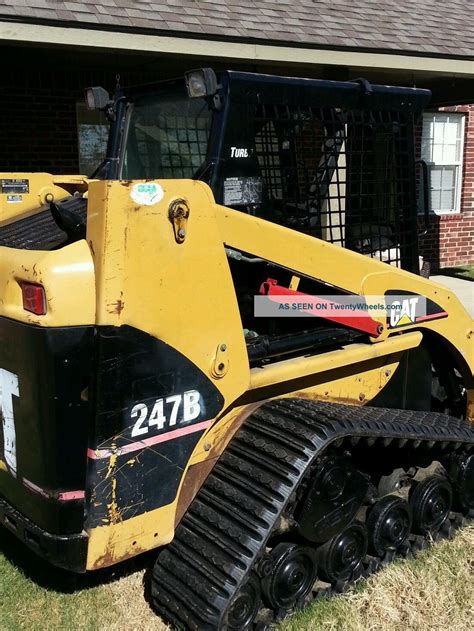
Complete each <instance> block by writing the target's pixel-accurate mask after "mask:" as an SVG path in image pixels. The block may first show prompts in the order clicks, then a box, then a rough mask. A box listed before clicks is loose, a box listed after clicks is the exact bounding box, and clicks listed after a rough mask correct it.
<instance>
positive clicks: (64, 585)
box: [0, 526, 474, 631]
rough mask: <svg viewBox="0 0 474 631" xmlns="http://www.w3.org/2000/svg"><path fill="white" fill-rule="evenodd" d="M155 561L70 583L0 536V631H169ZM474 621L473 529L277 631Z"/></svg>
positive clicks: (421, 629)
mask: <svg viewBox="0 0 474 631" xmlns="http://www.w3.org/2000/svg"><path fill="white" fill-rule="evenodd" d="M151 561H152V558H151V557H146V556H144V557H142V558H141V559H139V560H138V561H136V562H135V563H133V564H130V563H128V564H126V565H123V566H121V567H119V568H117V569H115V570H109V571H103V572H100V573H96V574H90V575H87V576H82V577H81V576H78V577H77V576H71V575H70V574H68V573H66V572H62V571H60V570H55V569H54V568H51V567H50V566H49V565H48V564H46V563H44V562H42V561H41V560H39V559H37V558H36V557H35V556H34V555H32V554H30V553H28V552H25V548H24V547H23V546H22V545H21V544H20V543H19V542H17V541H16V540H15V539H14V538H13V537H12V536H11V535H10V534H9V533H7V532H6V531H4V530H3V529H0V629H1V631H17V630H18V631H19V630H23V629H25V630H26V629H28V630H33V631H35V630H43V629H48V631H50V630H54V631H55V630H58V631H59V630H65V631H69V630H70V629H85V630H90V631H119V630H120V631H135V630H140V631H165V630H166V629H167V626H166V625H165V624H164V623H163V622H162V621H161V620H160V619H159V618H157V617H156V616H155V614H154V613H153V612H152V610H151V609H150V606H149V604H148V602H147V599H146V598H145V596H144V594H145V591H146V590H145V588H144V585H145V584H146V582H147V567H149V565H150V563H151ZM473 615H474V526H471V527H468V528H465V529H464V530H463V531H461V532H459V533H458V534H457V536H456V537H455V539H453V540H452V541H445V542H442V543H440V544H437V545H436V546H435V547H434V548H432V549H431V550H429V551H427V552H424V553H423V554H421V555H419V556H418V557H417V558H416V559H412V560H410V561H399V562H397V563H395V564H393V565H391V566H390V567H387V568H385V569H384V570H383V571H382V572H380V573H379V574H377V575H376V576H373V577H371V578H370V579H369V580H368V581H367V582H364V583H360V584H359V585H357V586H356V588H355V589H354V590H352V591H351V592H349V593H347V594H345V595H343V596H340V597H337V598H333V599H331V600H326V601H324V600H323V601H321V602H318V603H315V604H313V606H312V607H310V608H309V609H308V610H306V611H304V612H301V613H298V614H295V615H294V616H292V617H291V618H290V619H289V620H287V621H285V622H283V623H282V624H280V625H279V630H278V631H303V630H308V631H310V630H315V631H316V629H325V630H327V631H338V630H340V631H362V630H375V629H377V630H379V629H386V630H387V631H388V630H390V631H407V630H410V631H427V630H432V631H437V630H439V631H441V630H443V631H448V630H449V631H458V630H459V631H461V629H462V630H463V631H464V629H468V628H472V626H471V625H472V619H473Z"/></svg>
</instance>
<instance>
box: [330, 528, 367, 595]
mask: <svg viewBox="0 0 474 631" xmlns="http://www.w3.org/2000/svg"><path fill="white" fill-rule="evenodd" d="M367 547H368V540H367V529H366V527H365V526H364V525H363V524H360V523H358V522H354V523H352V524H350V525H349V526H347V527H346V528H345V529H344V530H343V531H342V532H340V533H339V534H338V535H336V536H335V537H333V538H332V539H331V540H330V541H328V542H327V543H325V544H324V545H322V546H321V547H320V548H318V551H317V560H318V564H319V574H320V575H321V576H322V578H324V579H325V580H327V581H328V582H330V583H336V582H337V581H344V580H347V579H348V578H350V576H351V574H352V573H353V572H354V570H355V569H356V568H357V567H358V566H359V565H360V563H362V561H363V559H364V558H365V555H366V554H367Z"/></svg>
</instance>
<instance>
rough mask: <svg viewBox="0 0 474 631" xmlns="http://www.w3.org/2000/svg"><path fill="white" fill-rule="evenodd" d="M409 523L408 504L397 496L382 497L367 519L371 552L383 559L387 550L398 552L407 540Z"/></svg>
mask: <svg viewBox="0 0 474 631" xmlns="http://www.w3.org/2000/svg"><path fill="white" fill-rule="evenodd" d="M411 523H412V517H411V508H410V505H409V504H408V502H406V501H405V500H404V499H403V498H401V497H398V496H397V495H386V496H385V497H382V498H381V499H380V500H379V501H378V502H377V503H376V504H375V506H374V507H373V508H372V510H371V511H370V513H369V517H368V519H367V530H368V532H369V546H370V550H371V552H374V553H375V554H377V555H378V556H380V557H383V556H385V554H386V552H387V551H388V550H399V549H400V548H401V547H402V546H403V544H404V543H405V542H406V540H407V539H408V536H409V534H410V530H411Z"/></svg>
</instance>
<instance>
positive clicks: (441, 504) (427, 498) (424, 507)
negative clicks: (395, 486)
mask: <svg viewBox="0 0 474 631" xmlns="http://www.w3.org/2000/svg"><path fill="white" fill-rule="evenodd" d="M452 500H453V491H452V488H451V484H450V483H449V481H448V480H447V479H446V478H444V477H442V476H440V475H431V476H429V477H427V478H425V479H424V480H422V481H421V482H419V484H417V485H416V487H415V489H414V491H413V493H412V495H411V499H410V504H411V508H412V511H413V526H414V530H415V531H416V532H417V533H419V534H426V533H428V532H435V531H437V530H439V529H440V528H441V526H442V525H443V524H444V522H445V521H446V519H447V518H448V517H449V513H450V510H451V504H452Z"/></svg>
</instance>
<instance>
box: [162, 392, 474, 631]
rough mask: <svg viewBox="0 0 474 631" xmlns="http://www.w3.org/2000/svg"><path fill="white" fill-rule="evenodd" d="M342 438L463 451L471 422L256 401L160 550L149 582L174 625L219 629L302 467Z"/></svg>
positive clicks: (469, 441)
mask: <svg viewBox="0 0 474 631" xmlns="http://www.w3.org/2000/svg"><path fill="white" fill-rule="evenodd" d="M350 437H355V438H362V439H375V442H377V439H380V440H381V441H383V440H384V439H400V440H402V441H405V442H406V446H410V445H413V443H416V442H418V443H419V445H420V446H422V445H423V446H429V447H432V446H433V445H436V444H440V443H446V444H447V449H450V450H451V451H454V450H457V449H460V448H461V447H462V448H463V450H464V451H469V450H471V449H473V446H474V425H472V424H470V423H468V422H466V421H462V420H459V419H456V418H454V417H450V416H448V415H445V414H440V413H434V412H412V411H407V410H393V409H384V408H372V407H357V406H351V405H341V404H335V403H325V402H315V401H309V400H306V399H281V400H276V401H271V402H269V403H265V404H264V405H262V407H260V408H259V409H258V410H256V411H255V412H254V413H253V414H252V415H251V416H250V417H249V419H248V420H247V421H246V423H245V424H244V425H243V426H242V428H241V429H240V430H239V432H238V433H237V434H236V436H235V437H234V439H233V440H232V442H231V444H230V445H229V447H228V449H227V450H226V451H225V452H224V454H223V455H222V456H221V458H220V460H219V463H218V465H217V466H216V471H215V472H211V474H210V475H209V477H208V479H207V480H206V482H205V483H204V485H203V487H202V489H201V490H200V491H199V493H198V495H197V496H196V499H195V500H194V502H193V503H192V504H191V506H190V508H189V510H188V512H187V513H186V515H185V516H184V518H183V520H182V522H181V524H180V525H179V526H178V528H177V530H176V535H175V539H174V540H173V542H172V543H171V544H170V545H169V546H167V547H166V548H165V549H164V550H163V551H162V552H161V554H160V555H159V558H158V561H157V563H156V565H155V568H154V570H153V579H152V596H153V602H154V605H155V608H156V609H157V611H158V613H160V615H162V616H163V618H165V619H166V620H167V621H168V622H170V623H171V624H172V625H173V626H175V627H177V628H185V629H193V630H196V631H197V630H201V629H219V630H221V629H222V630H224V629H225V628H226V626H225V612H226V609H227V606H228V605H229V603H230V602H231V600H232V597H233V596H234V595H235V594H237V592H238V591H239V588H240V586H241V585H242V584H243V582H244V581H245V579H246V577H247V576H248V575H249V573H250V571H251V569H252V566H253V564H254V562H255V560H256V559H257V558H258V555H259V553H260V551H262V549H264V547H265V542H266V541H267V539H268V537H269V536H270V534H271V533H272V531H273V530H274V528H275V526H276V525H277V524H278V521H279V517H280V515H281V514H282V512H283V511H284V509H285V507H286V505H287V503H288V501H289V499H290V497H291V496H292V494H293V492H294V490H295V489H296V487H297V486H298V484H299V482H300V481H301V480H302V478H303V477H304V474H305V472H306V471H307V468H308V466H310V464H311V463H312V462H313V461H314V460H315V459H316V458H318V457H319V456H321V455H322V453H323V452H324V451H325V449H327V447H328V446H329V445H331V444H333V443H334V442H336V441H340V439H346V438H350ZM375 448H376V447H375ZM233 481H234V482H233ZM245 488H247V489H248V492H246V490H245ZM260 495H261V496H262V500H261V501H258V498H259V496H260ZM269 500H271V502H272V503H271V504H270V503H269ZM200 534H201V539H202V540H201V541H199V536H200ZM210 541H212V542H214V545H210ZM236 554H238V555H239V562H238V563H235V564H234V563H233V562H232V558H233V557H234V558H235V555H236ZM212 572H213V573H214V576H213V577H212V578H211V577H210V576H208V578H207V579H206V578H205V575H206V574H207V575H209V573H212ZM218 586H219V587H218ZM180 590H181V591H180ZM173 594H174V596H173ZM176 596H177V597H178V598H176Z"/></svg>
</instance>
